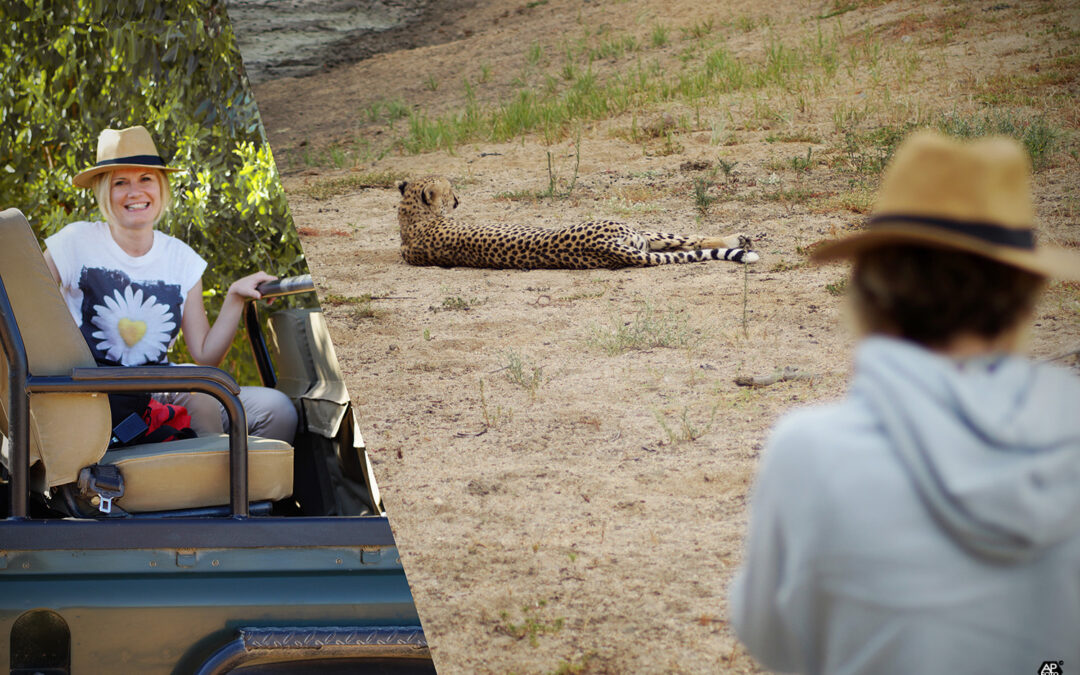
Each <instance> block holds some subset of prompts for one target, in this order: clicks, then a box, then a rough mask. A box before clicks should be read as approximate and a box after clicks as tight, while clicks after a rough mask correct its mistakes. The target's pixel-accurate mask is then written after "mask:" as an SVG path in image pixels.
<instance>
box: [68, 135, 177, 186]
mask: <svg viewBox="0 0 1080 675" xmlns="http://www.w3.org/2000/svg"><path fill="white" fill-rule="evenodd" d="M132 168H146V169H157V170H158V171H183V169H178V168H175V167H170V166H166V165H165V160H163V159H162V158H161V155H160V154H158V151H157V146H156V145H154V139H153V138H151V137H150V132H149V131H147V130H146V127H141V126H135V127H129V128H127V129H106V130H104V131H102V132H101V134H99V135H98V146H97V164H95V165H94V166H92V167H90V168H89V169H86V170H85V171H82V172H80V173H78V174H76V175H75V178H73V179H72V180H71V182H72V183H74V184H75V185H76V186H77V187H81V188H89V187H93V184H94V176H97V175H98V174H101V173H105V172H106V171H113V170H115V169H132Z"/></svg>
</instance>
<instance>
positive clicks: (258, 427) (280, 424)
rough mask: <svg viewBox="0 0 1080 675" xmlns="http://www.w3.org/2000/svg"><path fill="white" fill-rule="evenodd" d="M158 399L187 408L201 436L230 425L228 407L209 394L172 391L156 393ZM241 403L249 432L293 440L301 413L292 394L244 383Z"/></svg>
mask: <svg viewBox="0 0 1080 675" xmlns="http://www.w3.org/2000/svg"><path fill="white" fill-rule="evenodd" d="M154 399H155V400H157V401H159V402H161V403H174V404H176V405H182V406H184V407H185V408H187V411H188V414H190V415H191V428H192V429H194V430H195V433H196V434H198V435H200V436H203V435H206V434H220V433H224V432H225V431H227V430H228V428H229V418H228V416H227V415H226V414H225V407H224V406H222V405H221V404H220V403H218V400H217V399H216V398H214V397H213V396H210V395H209V394H200V393H194V392H168V393H161V394H154ZM240 403H241V404H243V406H244V412H245V413H247V424H248V435H249V436H259V437H260V438H274V439H277V440H280V441H285V442H286V443H292V442H293V437H294V436H295V435H296V421H297V415H296V407H295V406H293V403H292V401H291V400H289V397H288V396H286V395H285V394H283V393H281V392H280V391H278V390H277V389H270V388H268V387H240Z"/></svg>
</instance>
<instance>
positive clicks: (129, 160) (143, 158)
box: [96, 155, 165, 166]
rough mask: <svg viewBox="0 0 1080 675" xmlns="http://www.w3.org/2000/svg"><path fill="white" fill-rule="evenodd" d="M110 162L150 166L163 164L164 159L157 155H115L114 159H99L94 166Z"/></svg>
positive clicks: (106, 164) (105, 164)
mask: <svg viewBox="0 0 1080 675" xmlns="http://www.w3.org/2000/svg"><path fill="white" fill-rule="evenodd" d="M110 164H148V165H150V166H165V160H163V159H162V158H160V157H158V156H157V155H131V156H129V157H117V158H116V159H102V160H99V161H98V163H97V164H96V166H108V165H110Z"/></svg>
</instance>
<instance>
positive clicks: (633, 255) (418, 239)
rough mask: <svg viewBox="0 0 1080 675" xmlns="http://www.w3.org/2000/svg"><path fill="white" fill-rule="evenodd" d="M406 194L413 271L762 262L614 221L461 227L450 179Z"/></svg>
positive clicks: (718, 245)
mask: <svg viewBox="0 0 1080 675" xmlns="http://www.w3.org/2000/svg"><path fill="white" fill-rule="evenodd" d="M398 190H400V191H401V203H400V205H399V206H398V225H399V226H400V228H401V255H402V258H404V260H405V262H407V263H408V264H410V265H441V266H444V267H453V266H462V267H488V268H493V269H596V268H618V267H647V266H652V265H666V264H674V263H689V262H701V261H705V260H730V261H734V262H743V263H752V262H756V261H757V260H758V258H759V256H758V254H757V253H756V252H754V251H751V250H750V240H749V239H748V238H747V237H745V236H743V235H731V236H727V237H685V236H682V235H676V234H669V233H665V232H639V231H636V230H633V229H631V228H629V227H627V226H626V225H624V224H622V223H616V222H612V221H608V220H603V221H590V222H587V223H580V224H578V225H571V226H567V227H563V228H559V229H548V228H543V227H536V226H533V225H505V224H478V225H467V224H463V223H459V222H457V221H455V220H454V219H453V218H451V217H450V215H449V214H450V212H451V211H453V210H454V209H456V208H457V207H458V204H459V203H460V202H459V200H458V197H457V195H456V194H455V193H454V189H453V186H451V185H450V181H449V180H447V179H446V178H444V177H442V176H434V175H433V176H425V177H423V178H420V179H417V180H414V181H401V182H400V183H398Z"/></svg>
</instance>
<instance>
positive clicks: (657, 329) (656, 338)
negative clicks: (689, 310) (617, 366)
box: [588, 302, 698, 356]
mask: <svg viewBox="0 0 1080 675" xmlns="http://www.w3.org/2000/svg"><path fill="white" fill-rule="evenodd" d="M697 339H698V338H697V336H695V335H694V333H693V331H692V330H690V328H689V326H688V325H687V323H686V319H685V318H684V317H683V316H682V315H680V314H679V313H677V312H674V311H672V310H667V311H658V310H657V309H656V308H654V307H653V306H652V305H651V304H649V303H645V302H643V303H641V307H640V308H639V309H638V311H637V312H636V313H635V314H634V316H633V317H632V318H630V319H629V320H626V319H622V318H620V317H616V318H613V319H612V320H611V322H609V323H608V325H606V326H595V327H593V329H592V334H591V335H590V336H589V338H588V344H589V345H590V346H593V347H596V348H598V349H601V350H602V351H604V352H606V353H607V354H610V355H612V356H614V355H616V354H621V353H623V352H627V351H634V350H643V349H652V348H654V347H669V348H673V349H679V348H684V347H691V346H693V345H694V344H695V343H696V342H697Z"/></svg>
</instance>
